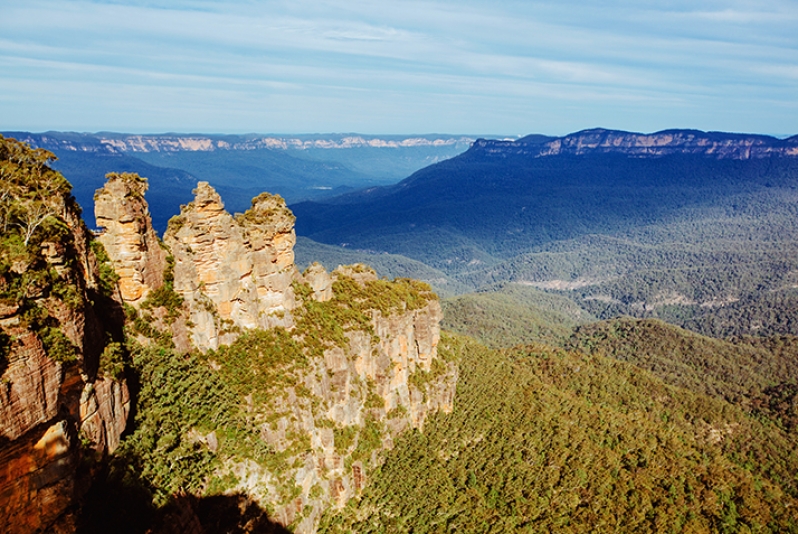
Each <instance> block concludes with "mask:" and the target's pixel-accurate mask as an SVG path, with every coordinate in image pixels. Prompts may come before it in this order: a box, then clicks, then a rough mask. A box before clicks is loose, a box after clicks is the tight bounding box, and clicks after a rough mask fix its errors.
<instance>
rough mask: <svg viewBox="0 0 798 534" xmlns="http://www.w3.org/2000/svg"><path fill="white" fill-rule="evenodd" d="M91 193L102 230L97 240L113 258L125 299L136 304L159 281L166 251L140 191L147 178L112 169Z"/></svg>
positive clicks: (157, 286)
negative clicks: (95, 190) (154, 228)
mask: <svg viewBox="0 0 798 534" xmlns="http://www.w3.org/2000/svg"><path fill="white" fill-rule="evenodd" d="M107 178H108V181H107V182H106V184H105V186H104V187H103V188H102V189H99V190H98V191H97V192H96V193H95V195H94V215H95V217H96V220H97V226H98V228H101V229H102V230H103V232H102V234H101V235H100V236H99V237H98V238H97V240H98V241H99V242H100V243H102V244H103V246H104V247H105V250H106V252H107V253H108V255H109V257H111V258H113V264H114V270H115V271H116V274H117V275H118V276H119V290H120V292H121V294H122V298H123V299H124V300H125V302H127V303H129V304H131V305H133V306H136V307H137V306H138V305H139V304H140V303H141V302H142V301H143V300H144V299H145V298H146V297H147V294H148V293H149V292H150V291H151V290H153V289H158V288H159V287H161V286H162V285H163V272H164V269H165V268H166V252H165V251H164V250H163V249H162V248H161V246H160V244H159V243H158V236H157V235H156V234H155V230H153V228H152V219H151V218H150V213H149V209H148V207H147V203H146V202H145V201H144V193H145V191H146V190H147V181H146V180H144V179H143V178H140V177H139V176H138V175H137V174H132V173H122V174H117V173H112V174H109V175H108V176H107Z"/></svg>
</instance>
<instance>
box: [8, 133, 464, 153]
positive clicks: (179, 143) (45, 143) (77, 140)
mask: <svg viewBox="0 0 798 534" xmlns="http://www.w3.org/2000/svg"><path fill="white" fill-rule="evenodd" d="M3 135H5V136H6V137H14V138H15V139H18V140H20V141H24V142H26V143H30V144H31V145H35V146H38V147H40V148H46V149H48V150H53V151H56V150H71V151H81V152H107V153H120V152H121V153H126V152H137V153H138V152H144V153H146V152H211V151H215V150H259V149H270V150H308V149H346V148H410V147H413V148H417V147H446V146H451V147H460V148H462V149H463V150H465V149H466V148H468V147H469V146H470V145H471V143H473V142H474V137H468V136H449V135H413V136H394V135H391V136H370V135H361V134H329V135H323V134H317V135H296V136H282V135H270V134H267V135H260V134H248V135H207V134H176V133H166V134H152V135H139V134H124V133H111V132H99V133H75V132H44V133H30V132H3Z"/></svg>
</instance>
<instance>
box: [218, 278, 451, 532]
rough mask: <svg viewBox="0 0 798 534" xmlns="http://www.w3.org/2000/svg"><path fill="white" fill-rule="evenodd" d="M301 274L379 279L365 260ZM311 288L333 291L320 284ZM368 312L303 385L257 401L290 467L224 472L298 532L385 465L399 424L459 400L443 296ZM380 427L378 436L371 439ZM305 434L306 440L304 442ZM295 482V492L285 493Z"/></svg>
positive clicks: (231, 464) (241, 465)
mask: <svg viewBox="0 0 798 534" xmlns="http://www.w3.org/2000/svg"><path fill="white" fill-rule="evenodd" d="M304 276H305V280H306V281H307V282H309V283H310V282H312V281H318V280H321V281H323V282H324V283H321V284H320V285H322V286H323V287H324V288H326V287H330V284H328V283H326V280H331V281H332V282H334V281H335V280H337V279H339V278H342V277H346V278H351V279H353V280H355V281H356V283H358V284H360V285H362V286H363V285H365V284H367V283H368V282H369V281H373V280H376V278H377V277H376V275H375V274H374V271H372V270H370V269H367V268H363V266H357V268H356V269H352V268H339V269H336V271H334V272H333V273H331V274H327V273H326V272H324V271H323V269H321V268H320V266H316V267H314V268H312V269H310V270H309V272H306V273H305V275H304ZM309 285H310V284H309ZM331 292H332V290H331ZM310 297H311V298H314V299H316V298H330V296H326V295H325V294H324V293H317V292H314V293H313V294H311V295H310ZM369 313H370V317H371V321H370V323H371V324H370V329H363V330H352V331H349V332H348V333H347V339H348V343H347V344H346V346H345V347H338V346H336V347H330V348H328V349H327V350H325V351H324V355H323V357H322V358H316V359H313V360H311V365H310V368H309V369H308V370H307V371H305V372H303V373H302V375H301V378H300V385H298V386H296V387H288V388H285V389H283V390H280V391H275V392H274V393H273V395H272V397H271V398H270V400H269V401H267V402H266V403H265V404H264V405H262V406H252V407H251V410H252V412H253V418H254V420H256V421H260V422H259V423H258V424H259V426H260V433H261V439H262V440H263V441H265V442H266V443H267V444H268V445H269V446H270V447H272V448H273V449H274V450H275V451H277V452H278V453H281V454H286V455H288V456H287V458H286V459H285V462H284V464H285V465H286V466H293V467H289V468H288V469H287V470H282V471H281V472H279V473H277V472H270V471H269V470H267V469H266V468H264V467H263V466H260V465H258V464H256V463H254V462H251V461H236V460H235V459H229V460H228V461H227V462H226V463H225V466H224V467H223V468H222V470H221V473H220V476H224V474H232V475H235V477H236V479H237V480H239V483H238V485H237V486H236V487H235V488H233V490H234V491H238V492H241V493H244V494H247V495H249V496H251V497H253V498H255V499H257V500H258V501H260V502H262V503H268V505H269V508H271V509H274V510H275V511H276V515H275V516H274V517H273V519H275V520H277V521H278V522H280V523H282V524H285V525H289V524H291V525H293V526H294V528H295V531H296V532H299V533H312V532H315V530H316V526H317V524H318V521H319V519H320V517H321V515H322V514H323V513H324V511H325V510H326V509H327V508H329V507H330V506H335V507H340V506H344V505H345V504H346V502H347V501H348V500H349V499H351V498H353V497H355V496H356V495H358V493H359V492H360V491H361V489H362V488H363V487H364V485H365V484H366V483H367V480H368V477H369V476H370V474H371V471H372V470H373V469H375V468H376V467H377V466H378V464H379V461H380V460H379V458H380V456H379V451H380V450H381V449H384V448H390V447H392V446H393V440H394V438H395V437H396V436H397V435H398V434H399V433H401V432H403V431H405V430H406V429H408V428H419V429H420V428H422V427H423V424H424V421H425V420H426V418H427V417H428V416H429V414H431V413H433V412H436V411H439V410H440V411H444V412H449V411H451V410H452V407H453V402H454V393H455V388H456V382H457V371H456V366H455V365H454V364H452V363H447V362H443V361H441V360H440V358H439V356H438V351H437V347H438V342H439V340H440V327H439V323H440V320H441V318H442V312H441V308H440V304H439V303H438V300H437V299H435V298H430V299H429V300H428V302H427V303H426V305H424V306H422V307H420V308H418V309H413V310H407V309H405V310H396V311H394V312H390V313H387V314H383V313H382V312H380V311H378V310H371V311H370V312H369ZM374 431H376V432H378V436H379V440H378V442H377V443H371V444H370V445H366V443H367V442H368V439H369V437H368V436H369V435H371V436H372V439H373V436H374V434H369V433H370V432H374ZM347 436H348V437H347ZM307 438H309V445H310V446H309V447H304V448H303V447H301V446H300V447H297V443H298V442H299V441H301V440H303V439H307ZM364 447H365V449H364ZM364 451H365V452H364ZM292 487H294V488H298V490H296V491H298V495H295V496H294V497H293V498H292V499H290V500H289V501H286V500H285V499H284V498H281V497H280V496H281V495H284V494H285V492H286V490H287V489H290V488H292Z"/></svg>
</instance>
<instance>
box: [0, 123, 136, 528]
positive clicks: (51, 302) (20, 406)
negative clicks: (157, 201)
mask: <svg viewBox="0 0 798 534" xmlns="http://www.w3.org/2000/svg"><path fill="white" fill-rule="evenodd" d="M50 159H51V155H50V154H48V153H46V152H43V151H32V150H30V149H29V148H27V147H25V146H24V145H21V144H18V143H16V142H14V141H13V140H10V139H3V138H2V137H0V163H2V164H3V171H4V175H3V183H2V186H3V192H4V193H5V194H4V195H3V200H2V202H3V203H5V205H4V206H3V208H4V209H3V210H2V211H3V213H4V214H5V215H4V216H5V217H8V219H7V220H6V221H5V222H6V223H7V224H6V226H5V230H4V233H3V234H2V243H0V245H1V246H2V247H3V250H2V256H1V257H0V263H2V269H0V294H1V295H0V532H7V533H29V532H37V531H44V530H52V531H56V532H69V531H70V529H71V528H72V515H71V512H72V511H73V510H74V507H75V505H76V503H77V502H78V501H79V498H80V496H81V495H82V493H83V492H84V491H85V489H86V487H87V479H86V478H84V477H85V476H86V475H88V474H90V471H87V472H84V473H83V474H81V472H80V471H79V469H78V466H79V464H80V462H81V461H82V459H83V460H85V459H91V458H94V457H95V456H97V457H101V456H102V455H104V454H106V453H109V452H112V451H113V450H114V448H115V447H116V446H117V445H118V443H119V438H120V436H121V434H122V431H123V430H124V428H125V425H126V422H127V416H128V412H129V409H130V399H129V395H128V390H127V386H126V385H125V382H124V380H121V375H115V376H110V375H107V374H105V373H104V372H103V369H102V360H103V354H104V353H105V351H106V349H107V348H108V345H109V343H110V342H111V340H112V339H111V338H112V336H111V334H110V333H109V331H112V330H114V329H115V327H116V326H118V325H115V324H114V320H113V316H114V314H113V312H112V311H110V310H109V309H108V308H105V309H103V310H102V311H101V310H98V309H95V306H98V305H99V304H100V303H101V302H103V303H105V304H110V303H112V302H113V300H112V298H111V297H110V296H109V295H103V294H102V291H101V287H100V286H101V283H100V280H99V274H98V269H97V261H96V257H95V255H94V253H93V252H92V250H91V247H90V245H89V242H90V236H89V233H88V231H87V230H86V228H85V226H84V224H83V222H82V221H81V219H80V216H79V212H78V210H77V206H76V205H75V204H74V202H73V200H72V199H71V197H70V195H69V190H70V187H69V184H68V183H67V182H66V181H65V180H64V179H63V177H62V176H61V175H60V174H58V173H56V172H54V171H52V170H51V169H50V168H49V167H47V162H48V161H49V160H50ZM23 239H24V241H23Z"/></svg>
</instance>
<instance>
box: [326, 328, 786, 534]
mask: <svg viewBox="0 0 798 534" xmlns="http://www.w3.org/2000/svg"><path fill="white" fill-rule="evenodd" d="M442 350H449V351H455V352H457V353H458V355H459V357H460V379H459V382H458V392H457V399H456V403H455V410H454V413H452V414H451V415H436V416H434V417H433V418H432V419H431V420H430V421H428V422H427V424H426V426H425V429H424V432H423V433H421V432H413V433H412V434H406V435H404V436H403V437H402V438H401V439H400V440H398V442H397V444H396V447H395V448H394V449H393V450H392V451H391V452H390V453H388V454H387V457H386V461H385V463H384V465H383V467H382V468H381V469H380V472H379V473H378V474H377V475H375V476H374V478H373V480H372V483H371V485H370V486H369V487H368V488H367V489H366V491H365V492H364V494H363V496H362V497H361V498H360V499H359V500H358V501H355V502H351V503H350V504H349V505H348V506H347V507H346V508H344V509H343V510H342V511H341V512H335V511H331V512H330V513H329V514H328V515H327V516H326V518H325V521H324V522H323V529H322V531H323V532H410V531H412V532H419V533H421V532H451V531H457V532H514V531H520V532H547V531H557V532H596V531H625V532H681V531H714V532H795V531H798V511H796V509H795V506H796V503H798V480H796V476H795V473H796V468H798V452H796V447H795V441H794V438H790V437H789V436H788V435H786V434H785V433H784V432H783V431H781V430H780V429H779V428H778V427H777V426H774V425H772V424H770V423H768V422H761V421H759V420H757V419H754V418H751V417H749V416H748V415H746V414H745V413H744V412H743V411H742V410H740V409H738V408H736V407H734V406H733V405H731V404H728V403H726V402H724V401H722V400H719V399H714V398H711V397H707V396H704V395H701V394H698V393H694V392H691V391H689V390H686V389H680V388H675V387H673V386H669V385H666V384H665V383H664V382H662V381H660V380H659V379H657V378H655V377H654V376H653V375H651V374H649V373H648V372H646V371H642V370H640V369H639V368H636V367H634V366H632V365H629V364H627V363H624V362H620V361H618V360H614V359H609V358H605V357H601V356H586V355H583V354H579V353H574V352H565V351H562V350H556V349H551V348H546V347H543V346H534V347H528V348H518V349H514V350H509V351H503V352H497V351H491V350H488V349H486V348H484V347H482V346H480V345H477V344H476V343H474V342H471V341H468V340H467V339H464V338H457V337H447V338H445V339H444V340H443V342H442Z"/></svg>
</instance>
